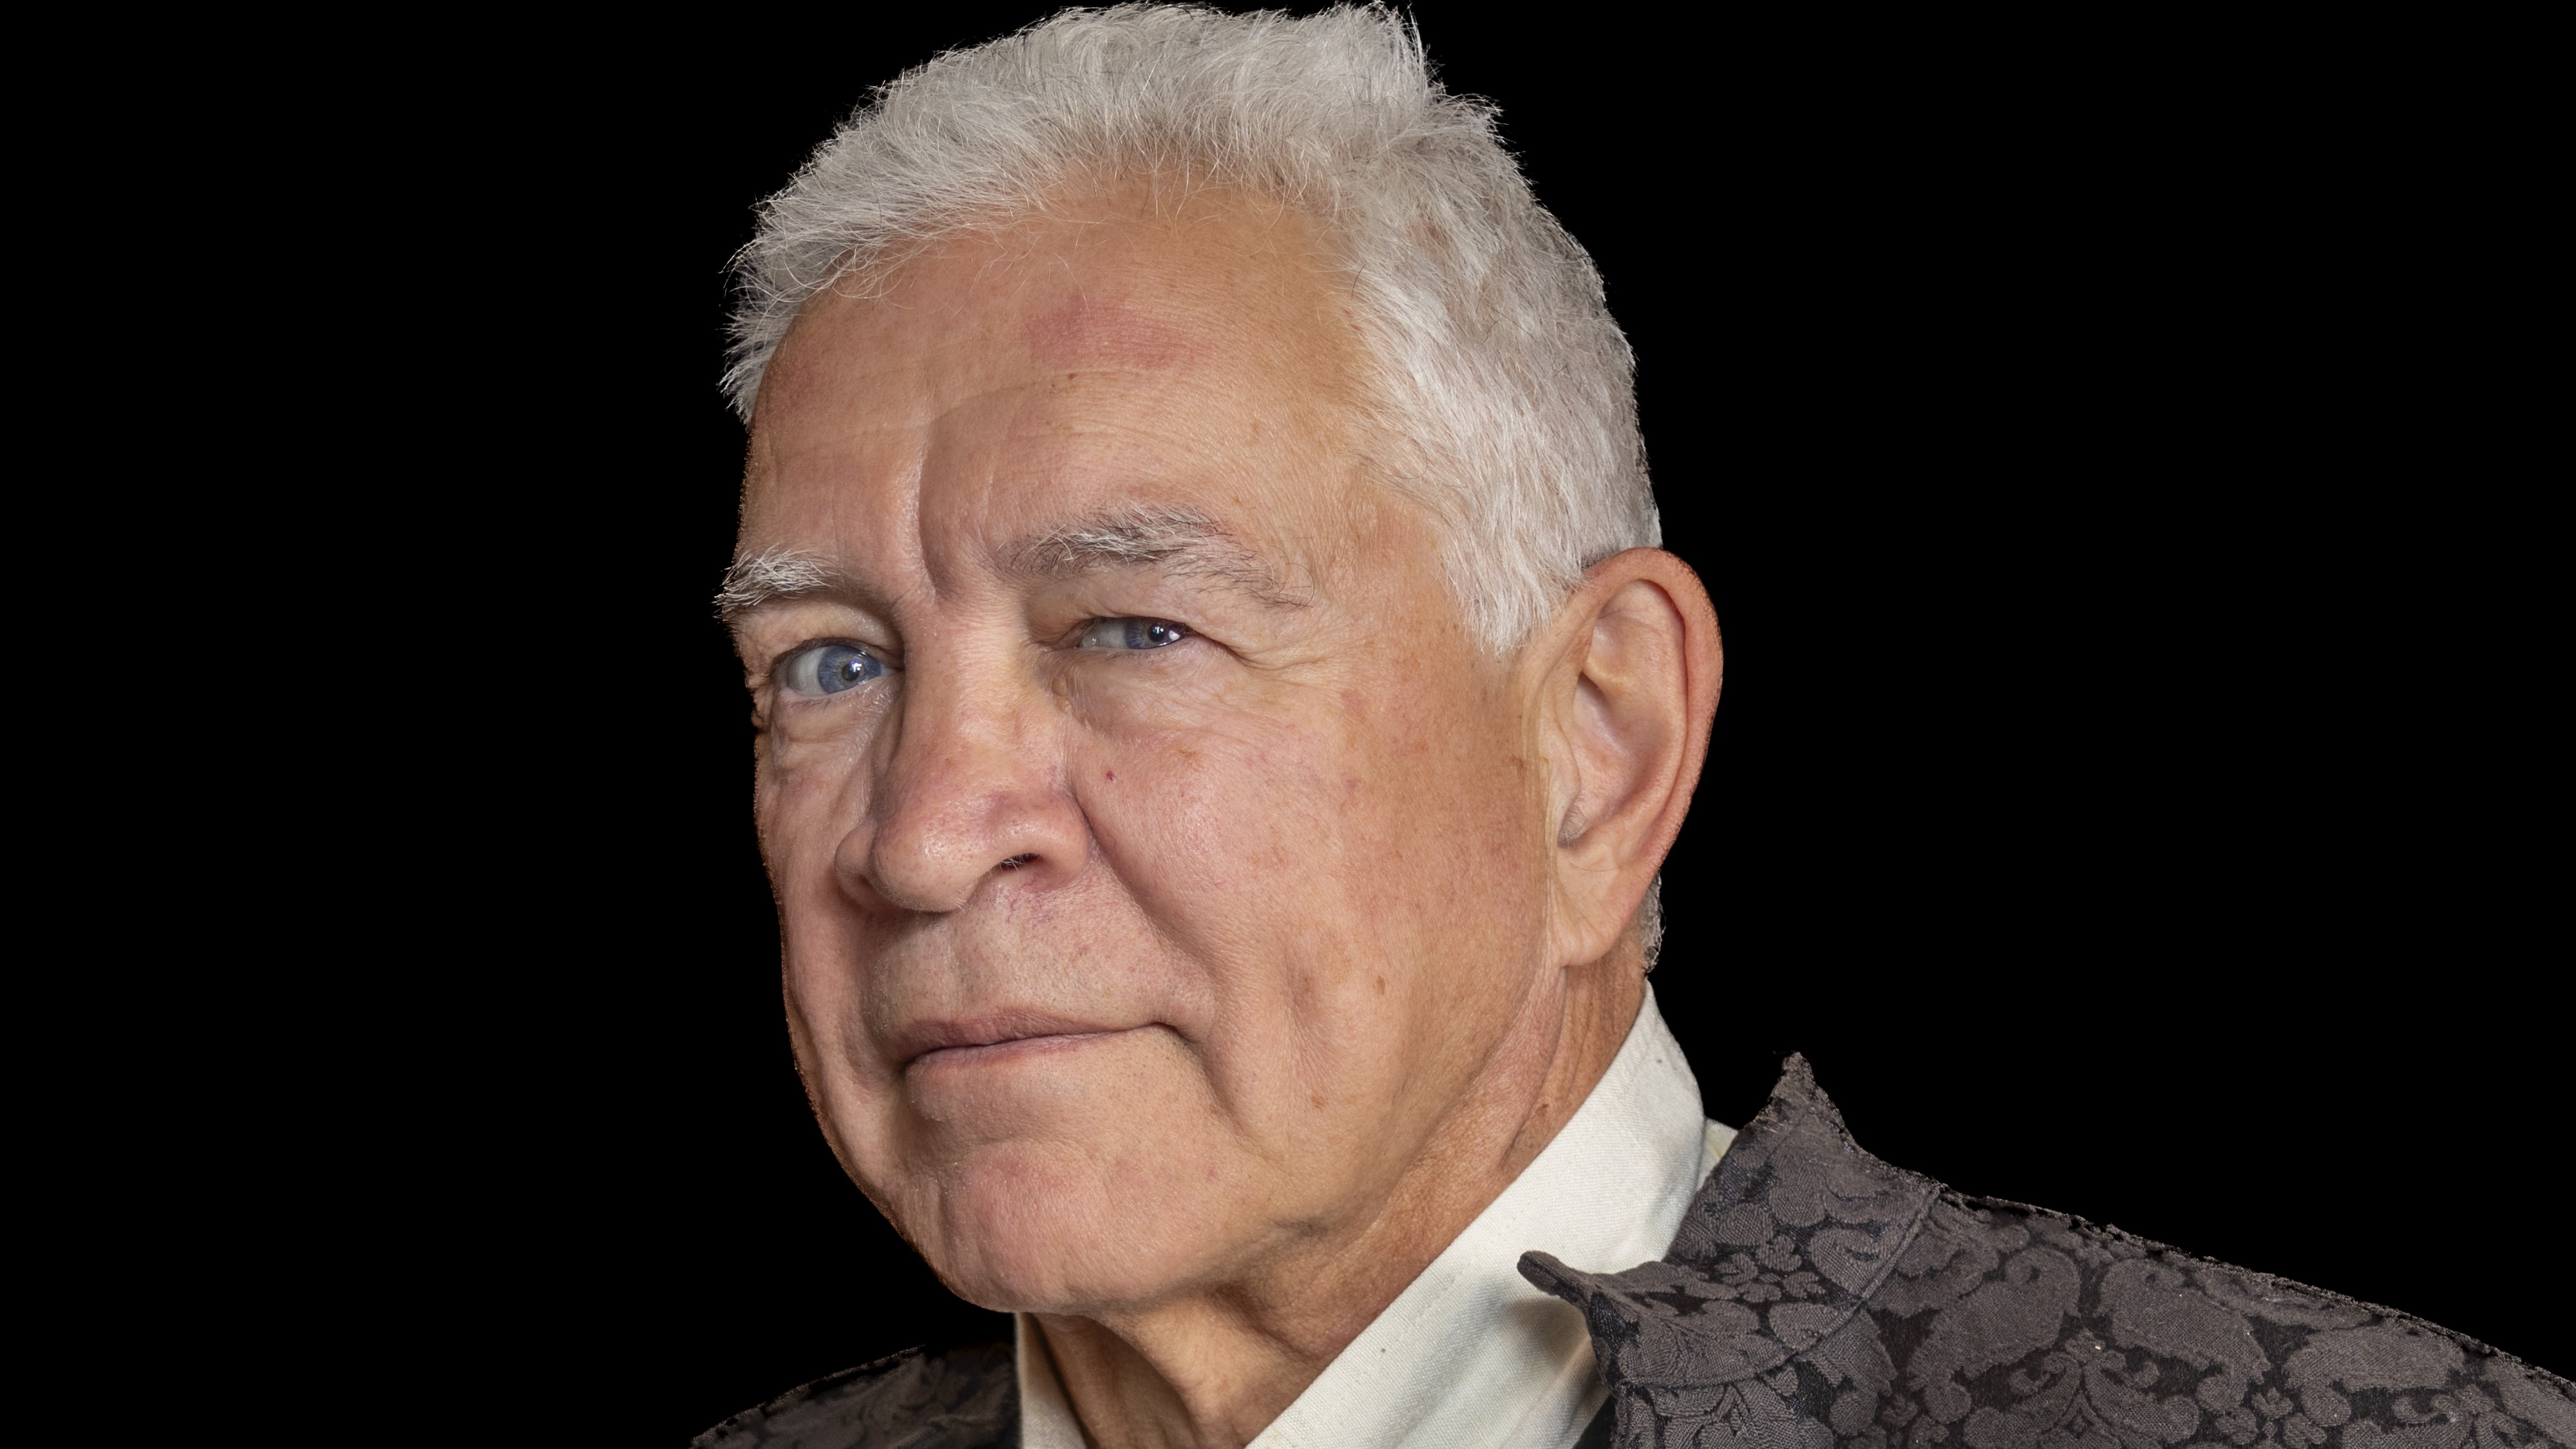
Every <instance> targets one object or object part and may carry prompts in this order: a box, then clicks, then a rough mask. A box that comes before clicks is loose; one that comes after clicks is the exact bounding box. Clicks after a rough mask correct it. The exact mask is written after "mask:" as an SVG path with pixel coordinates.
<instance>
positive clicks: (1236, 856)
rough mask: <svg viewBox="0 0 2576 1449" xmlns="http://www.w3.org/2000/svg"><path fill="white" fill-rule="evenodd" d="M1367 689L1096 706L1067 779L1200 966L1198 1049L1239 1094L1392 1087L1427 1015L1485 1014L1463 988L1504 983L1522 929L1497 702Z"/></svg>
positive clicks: (1526, 878)
mask: <svg viewBox="0 0 2576 1449" xmlns="http://www.w3.org/2000/svg"><path fill="white" fill-rule="evenodd" d="M1374 697H1378V696H1376V695H1373V694H1371V693H1370V692H1368V691H1364V690H1360V689H1356V688H1354V689H1350V690H1334V689H1300V690H1297V691H1293V692H1291V691H1281V692H1280V695H1279V696H1278V697H1274V698H1269V699H1254V700H1234V701H1228V702H1226V703H1227V705H1228V707H1226V708H1223V709H1212V710H1210V711H1209V712H1208V714H1207V715H1206V716H1205V717H1202V718H1200V719H1197V720H1194V721H1192V722H1191V723H1190V724H1189V725H1188V726H1187V727H1186V728H1145V729H1137V730H1134V731H1132V732H1127V731H1122V730H1120V729H1119V728H1117V727H1116V726H1117V725H1119V724H1120V723H1134V722H1136V718H1135V715H1134V713H1133V712H1130V713H1129V714H1128V715H1125V716H1108V715H1095V716H1094V717H1093V719H1092V721H1091V722H1092V723H1093V724H1094V725H1095V728H1094V731H1093V733H1092V749H1091V751H1090V753H1091V754H1092V755H1093V758H1092V759H1091V760H1090V761H1089V762H1088V764H1087V768H1085V769H1084V771H1083V774H1082V776H1081V781H1082V783H1081V785H1080V792H1081V794H1082V795H1083V797H1084V798H1083V806H1084V811H1085V814H1086V815H1087V816H1088V817H1089V819H1090V821H1091V824H1092V830H1093V834H1094V837H1095V839H1096V840H1097V841H1098V843H1099V846H1100V851H1101V855H1102V858H1103V862H1104V863H1105V864H1106V865H1107V867H1108V868H1109V869H1110V870H1112V871H1114V872H1116V873H1117V875H1118V876H1119V878H1120V881H1121V883H1122V886H1123V888H1124V890H1125V891H1126V892H1127V893H1128V894H1129V895H1131V896H1132V897H1133V898H1134V899H1135V901H1136V902H1137V904H1138V906H1139V907H1140V908H1141V909H1142V911H1143V913H1144V914H1145V915H1146V916H1148V917H1150V918H1151V919H1152V921H1153V922H1154V925H1155V927H1156V929H1157V931H1158V933H1159V934H1162V935H1164V936H1165V937H1166V938H1167V939H1168V940H1169V941H1170V942H1171V944H1172V945H1174V946H1175V947H1177V948H1178V949H1179V950H1181V951H1182V952H1184V953H1185V954H1187V955H1188V956H1189V957H1191V958H1193V959H1195V960H1197V961H1200V962H1202V963H1204V964H1205V966H1206V968H1207V969H1208V970H1209V971H1210V972H1211V973H1212V976H1213V978H1214V979H1213V980H1212V981H1211V983H1210V984H1211V985H1212V987H1213V988H1214V990H1215V993H1216V995H1217V997H1218V1003H1219V1004H1218V1020H1217V1021H1216V1022H1214V1023H1212V1024H1211V1038H1210V1041H1209V1046H1210V1049H1211V1051H1210V1057H1211V1065H1212V1067H1213V1068H1215V1070H1216V1071H1217V1072H1218V1074H1219V1075H1220V1077H1222V1078H1224V1079H1226V1082H1225V1083H1224V1084H1221V1086H1230V1087H1231V1090H1227V1091H1226V1095H1227V1096H1229V1097H1230V1098H1233V1099H1234V1100H1235V1102H1236V1105H1237V1106H1239V1107H1246V1108H1247V1109H1248V1105H1249V1103H1250V1102H1251V1101H1252V1100H1253V1099H1255V1098H1258V1097H1262V1096H1265V1095H1266V1096H1269V1097H1273V1098H1281V1099H1284V1098H1285V1097H1287V1096H1291V1095H1293V1097H1294V1099H1295V1101H1296V1102H1299V1103H1303V1104H1305V1106H1306V1107H1307V1108H1323V1107H1327V1106H1329V1105H1331V1104H1332V1103H1333V1101H1334V1100H1335V1099H1337V1098H1340V1097H1342V1096H1344V1095H1346V1094H1348V1093H1350V1092H1358V1091H1380V1090H1384V1089H1386V1088H1387V1087H1388V1085H1389V1079H1390V1075H1391V1074H1401V1073H1402V1072H1403V1071H1404V1070H1405V1069H1404V1066H1403V1062H1404V1060H1405V1058H1406V1056H1407V1051H1406V1049H1405V1046H1406V1043H1408V1042H1418V1041H1419V1040H1420V1039H1421V1037H1422V1035H1423V1033H1425V1032H1426V1031H1432V1030H1437V1029H1439V1027H1438V1024H1437V1023H1433V1022H1427V1021H1426V1020H1425V1018H1429V1017H1439V1016H1442V1015H1444V1014H1454V1013H1457V1012H1458V1011H1460V1010H1461V1009H1462V1008H1466V1010H1465V1014H1466V1015H1467V1016H1469V1017H1472V1018H1476V1019H1478V1020H1481V1019H1482V1017H1483V1015H1485V1013H1483V1012H1482V1011H1480V1010H1476V1009H1473V1008H1471V1007H1469V1006H1468V1003H1466V1002H1463V1001H1461V1000H1460V999H1459V992H1460V990H1461V989H1462V987H1463V988H1465V989H1467V990H1470V991H1472V990H1473V989H1474V988H1475V986H1476V984H1477V983H1478V982H1480V981H1481V982H1487V983H1491V984H1492V985H1494V986H1495V987H1496V988H1497V989H1498V990H1508V989H1509V988H1510V987H1512V986H1513V985H1514V984H1516V983H1514V982H1513V979H1512V978H1513V973H1512V972H1511V971H1510V970H1509V969H1507V968H1505V969H1498V968H1504V963H1506V962H1508V961H1510V960H1511V959H1513V958H1514V957H1516V956H1517V955H1519V954H1524V953H1526V951H1527V950H1528V948H1529V945H1530V941H1531V939H1532V938H1533V937H1534V935H1535V931H1534V929H1533V923H1534V922H1535V921H1536V920H1537V914H1536V911H1537V903H1538V902H1539V901H1541V900H1542V899H1543V893H1542V892H1541V891H1540V890H1539V889H1538V883H1537V880H1536V875H1535V871H1534V869H1533V868H1532V864H1533V863H1532V860H1531V859H1530V852H1529V851H1527V850H1526V849H1524V848H1522V847H1523V845H1524V844H1525V843H1524V842H1522V841H1521V840H1520V836H1522V835H1524V834H1526V833H1527V832H1526V830H1525V828H1524V826H1525V822H1524V821H1523V820H1522V818H1521V816H1522V814H1523V811H1522V809H1521V808H1520V807H1521V805H1522V803H1523V802H1522V799H1521V797H1522V794H1523V789H1522V783H1521V782H1520V780H1519V777H1518V775H1517V774H1516V773H1515V772H1514V771H1513V770H1512V769H1510V768H1509V766H1508V764H1507V763H1506V762H1508V761H1509V760H1510V759H1511V758H1512V750H1511V749H1510V744H1511V740H1510V739H1509V738H1507V737H1506V738H1503V739H1500V740H1497V739H1495V738H1492V737H1491V736H1493V735H1494V734H1496V733H1497V731H1495V730H1494V729H1493V728H1492V726H1491V721H1490V720H1489V718H1488V716H1489V714H1490V706H1489V705H1487V704H1486V703H1485V702H1483V701H1481V700H1478V699H1474V698H1469V697H1463V696H1462V697H1455V698H1446V697H1439V696H1436V695H1433V694H1430V693H1428V692H1424V693H1420V694H1416V695H1414V696H1412V697H1410V698H1405V697H1402V696H1401V695H1399V701H1400V702H1399V704H1398V706H1397V707H1396V708H1393V709H1377V708H1372V707H1371V706H1370V704H1369V700H1370V699H1372V698H1374ZM1283 1076H1284V1077H1286V1078H1289V1079H1293V1081H1294V1083H1295V1084H1296V1085H1295V1088H1294V1091H1293V1093H1291V1092H1290V1090H1289V1086H1290V1084H1289V1082H1288V1081H1285V1080H1281V1078H1282V1077H1283ZM1255 1077H1259V1078H1261V1079H1263V1081H1264V1082H1266V1083H1267V1086H1266V1087H1264V1088H1262V1089H1259V1090H1256V1088H1255V1086H1254V1083H1253V1078H1255Z"/></svg>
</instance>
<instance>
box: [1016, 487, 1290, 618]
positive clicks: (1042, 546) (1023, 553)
mask: <svg viewBox="0 0 2576 1449" xmlns="http://www.w3.org/2000/svg"><path fill="white" fill-rule="evenodd" d="M1003 566H1004V567H1005V568H1007V569H1009V570H1010V571H1011V572H1013V573H1016V574H1021V575H1025V576H1032V577H1038V578H1063V577H1068V576H1072V575H1078V574H1085V573H1090V572H1093V571H1096V570H1101V569H1121V568H1158V569H1161V570H1163V571H1164V572H1166V573H1171V574H1176V575H1179V576H1181V577H1184V578H1199V579H1207V580H1210V581H1211V582H1214V583H1217V584H1220V585H1222V586H1224V587H1226V588H1228V589H1231V590H1233V591H1234V592H1236V593H1239V594H1242V595H1244V596H1245V597H1247V598H1249V599H1251V600H1252V601H1253V602H1255V603H1258V604H1263V605H1266V606H1268V607H1270V608H1274V609H1298V608H1304V607H1305V606H1306V604H1307V602H1308V601H1307V600H1306V599H1305V598H1304V597H1303V596H1301V595H1300V594H1299V593H1297V591H1295V590H1293V589H1291V588H1289V587H1288V586H1287V584H1286V583H1285V582H1284V581H1283V580H1281V579H1280V577H1279V575H1278V574H1277V572H1276V571H1274V570H1273V569H1272V568H1271V567H1270V565H1269V563H1268V562H1267V561H1265V560H1264V559H1263V558H1262V557H1261V555H1260V554H1258V553H1256V552H1254V551H1253V549H1252V548H1251V547H1250V546H1249V545H1247V544H1246V543H1244V541H1243V540H1241V539H1239V538H1237V537H1235V536H1234V535H1233V534H1232V533H1230V532H1228V531H1227V530H1226V528H1225V527H1224V525H1222V524H1219V523H1218V522H1217V521H1216V520H1214V519H1212V518H1210V517H1208V516H1207V515H1206V514H1204V513H1201V512H1199V511H1198V510H1196V509H1193V508H1173V507H1163V506H1156V505H1150V504H1136V505H1130V506H1127V507H1122V508H1113V509H1109V510H1106V511H1104V512H1101V513H1096V514H1093V515H1092V516H1091V517H1089V518H1086V519H1084V520H1082V521H1081V522H1079V523H1076V524H1074V525H1072V526H1071V527H1067V528H1059V529H1053V530H1050V531H1048V532H1046V533H1043V534H1040V535H1039V536H1038V537H1036V538H1033V539H1031V540H1029V541H1028V542H1026V543H1023V544H1021V545H1019V546H1018V547H1016V548H1014V549H1012V550H1010V551H1009V552H1008V553H1007V554H1006V555H1004V560H1003Z"/></svg>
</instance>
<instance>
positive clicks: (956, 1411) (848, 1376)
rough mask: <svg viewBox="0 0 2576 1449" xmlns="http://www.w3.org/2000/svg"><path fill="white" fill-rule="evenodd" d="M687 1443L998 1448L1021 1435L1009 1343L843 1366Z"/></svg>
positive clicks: (789, 1448)
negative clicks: (848, 1367)
mask: <svg viewBox="0 0 2576 1449" xmlns="http://www.w3.org/2000/svg"><path fill="white" fill-rule="evenodd" d="M689 1442H690V1446H691V1449H1002V1446H1006V1445H1015V1444H1017V1443H1019V1442H1020V1384H1019V1375H1018V1372H1017V1371H1016V1369H1015V1367H1014V1364H1013V1361H1012V1358H1011V1345H1009V1344H1007V1343H995V1344H985V1345H981V1346H979V1347H975V1348H964V1349H954V1350H951V1351H949V1352H946V1353H938V1354H924V1353H923V1352H922V1351H921V1350H919V1349H907V1350H905V1351H904V1352H902V1353H899V1354H896V1355H895V1356H894V1357H892V1358H888V1359H880V1360H878V1361H877V1362H875V1363H872V1364H867V1365H865V1366H863V1367H860V1368H854V1369H843V1370H842V1371H841V1372H839V1373H836V1374H834V1375H832V1376H831V1377H830V1378H825V1379H817V1380H815V1381H814V1382H812V1383H810V1384H807V1385H805V1386H804V1387H803V1388H800V1389H793V1390H790V1391H789V1392H787V1393H784V1394H781V1395H780V1396H778V1397H777V1398H774V1399H772V1400H770V1401H769V1402H768V1403H765V1404H763V1405H761V1406H760V1407H759V1408H756V1409H745V1410H744V1411H743V1412H741V1413H739V1414H736V1415H734V1416H733V1417H732V1418H730V1419H727V1420H725V1421H724V1422H723V1423H721V1424H718V1425H716V1426H715V1427H714V1428H712V1429H709V1430H708V1431H706V1432H705V1433H703V1434H700V1435H699V1436H698V1437H697V1438H695V1439H693V1440H691V1441H689Z"/></svg>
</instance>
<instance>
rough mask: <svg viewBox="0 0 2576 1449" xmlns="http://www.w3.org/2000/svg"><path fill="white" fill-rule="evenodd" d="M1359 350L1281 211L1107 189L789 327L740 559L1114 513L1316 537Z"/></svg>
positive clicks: (1310, 243)
mask: <svg viewBox="0 0 2576 1449" xmlns="http://www.w3.org/2000/svg"><path fill="white" fill-rule="evenodd" d="M1355 354H1356V347H1355V344H1354V340H1353V335H1352V329H1351V326H1350V323H1349V320H1348V313H1347V311H1346V310H1345V308H1344V305H1343V301H1342V297H1341V293H1340V291H1339V289H1338V286H1337V284H1336V283H1335V282H1334V281H1333V279H1332V277H1331V274H1330V273H1329V271H1328V270H1327V266H1326V263H1325V261H1324V260H1323V258H1322V257H1321V256H1320V249H1319V248H1318V247H1317V245H1316V239H1315V234H1314V232H1313V230H1312V229H1311V228H1310V227H1309V226H1308V225H1306V224H1305V223H1304V222H1303V221H1302V219H1300V218H1298V217H1297V216H1295V215H1294V214H1292V213H1289V212H1286V211H1284V210H1281V209H1279V208H1277V207H1272V206H1266V205H1264V204H1262V203H1260V202H1257V201H1254V200H1250V199H1246V198H1235V197H1211V196H1200V197H1197V198H1193V199H1192V200H1191V201H1190V202H1189V203H1187V204H1186V205H1181V206H1177V207H1175V206H1164V205H1158V204H1156V202H1155V200H1154V198H1152V197H1151V196H1150V195H1142V194H1138V193H1126V194H1104V195H1101V196H1096V197H1092V198H1089V199H1087V200H1085V201H1083V202H1081V203H1080V204H1075V205H1067V206H1064V207H1062V208H1060V209H1058V210H1056V211H1053V212H1051V213H1050V214H1048V215H1045V216H1041V217H1034V218H1029V219H1025V220H1022V221H1019V222H1016V223H1013V224H1011V225H1008V226H1005V227H999V228H994V229H990V230H987V231H983V232H977V233H970V234H966V235H963V236H960V237H957V238H955V239H952V240H951V241H948V242H946V243H944V244H942V245H939V246H936V247H934V248H932V249H930V250H929V251H927V252H925V253H924V254H922V255H920V256H918V257H915V258H913V259H912V260H910V261H909V262H907V263H906V264H904V265H903V266H902V267H900V268H899V269H897V270H896V271H895V273H894V274H893V275H891V276H890V277H887V278H884V279H882V280H881V281H880V282H879V284H878V285H876V286H874V287H871V288H868V289H865V290H861V289H858V288H842V289H838V290H835V291H832V292H827V293H826V294H824V295H822V296H819V297H817V298H816V299H815V300H814V301H813V302H811V303H809V304H807V306H806V308H805V310H804V312H803V313H801V314H800V315H799V316H798V318H797V321H796V325H795V327H794V328H793V329H792V330H791V332H790V333H789V336H788V338H787V340H786V342H785V343H784V344H783V345H782V346H781V347H780V349H779V351H778V354H777V356H776V357H775V358H774V359H773V361H772V363H771V365H770V368H769V371H768V373H767V375H766V376H765V377H764V379H763V381H762V386H761V394H760V401H759V406H758V409H757V411H756V414H755V418H754V425H753V439H752V450H751V459H750V467H749V472H748V476H747V478H746V493H745V500H744V525H745V534H744V540H743V542H744V545H745V547H746V548H754V547H759V546H763V545H782V544H783V545H788V546H796V547H808V548H815V547H826V548H835V551H837V552H843V553H847V552H848V551H849V549H850V547H851V546H855V545H856V544H858V543H860V542H863V541H865V540H866V539H871V538H874V539H882V538H883V537H884V536H885V535H886V534H887V532H888V530H889V529H890V528H893V527H894V526H895V525H894V522H893V520H894V519H895V518H896V517H897V516H900V517H901V518H902V520H903V523H904V525H905V526H903V527H902V528H901V529H900V530H899V531H900V532H903V533H907V534H914V535H918V537H919V539H920V541H921V543H922V545H923V546H924V547H929V546H931V545H932V544H933V543H934V542H935V540H934V538H933V535H943V536H946V535H959V534H961V531H962V534H965V535H973V536H975V537H976V538H977V539H979V540H980V541H982V542H985V543H989V544H995V545H999V544H1003V543H1006V542H1008V539H1007V538H1006V537H1005V535H1008V534H1010V533H1013V532H1025V531H1027V530H1028V529H1032V528H1042V527H1043V526H1044V525H1045V523H1046V522H1047V521H1048V520H1047V517H1045V516H1044V515H1068V516H1070V515H1078V514H1080V513H1083V512H1085V511H1089V510H1096V509H1097V508H1099V507H1102V506H1105V505H1114V504H1119V503H1130V502H1145V503H1154V504H1165V505H1173V504H1177V505H1186V506H1189V507H1192V508H1195V509H1199V510H1201V511H1204V512H1207V513H1209V514H1211V515H1212V516H1218V517H1225V518H1228V519H1229V520H1230V521H1232V522H1234V523H1236V524H1237V525H1238V526H1245V525H1252V524H1257V523H1259V522H1261V521H1264V520H1266V521H1269V522H1273V523H1276V524H1278V525H1282V527H1281V528H1280V529H1277V530H1273V529H1254V530H1252V531H1257V532H1264V533H1270V532H1281V533H1285V534H1289V535H1301V534H1308V533H1311V532H1312V531H1313V528H1312V525H1315V524H1318V523H1320V522H1322V521H1324V520H1325V519H1327V518H1329V517H1331V516H1333V515H1336V514H1338V513H1340V512H1341V511H1342V508H1341V506H1340V505H1341V501H1342V500H1341V499H1340V497H1339V496H1338V495H1339V494H1341V493H1342V492H1343V491H1344V490H1346V489H1347V488H1348V487H1349V486H1351V481H1352V480H1351V476H1350V474H1351V468H1350V464H1349V459H1350V456H1351V453H1352V450H1351V448H1350V447H1349V440H1350V434H1351V431H1352V425H1353V417H1352V409H1351V408H1350V406H1349V404H1350V401H1351V399H1352V396H1353V383H1352V371H1353V369H1352V365H1351V364H1352V359H1353V357H1354V356H1355ZM821 535H832V537H831V538H828V539H827V538H825V537H822V536H821ZM950 541H951V542H952V543H955V542H960V541H962V540H960V539H955V538H952V539H951V540H950ZM836 545H838V547H836ZM852 561H853V562H862V560H857V559H853V560H852Z"/></svg>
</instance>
